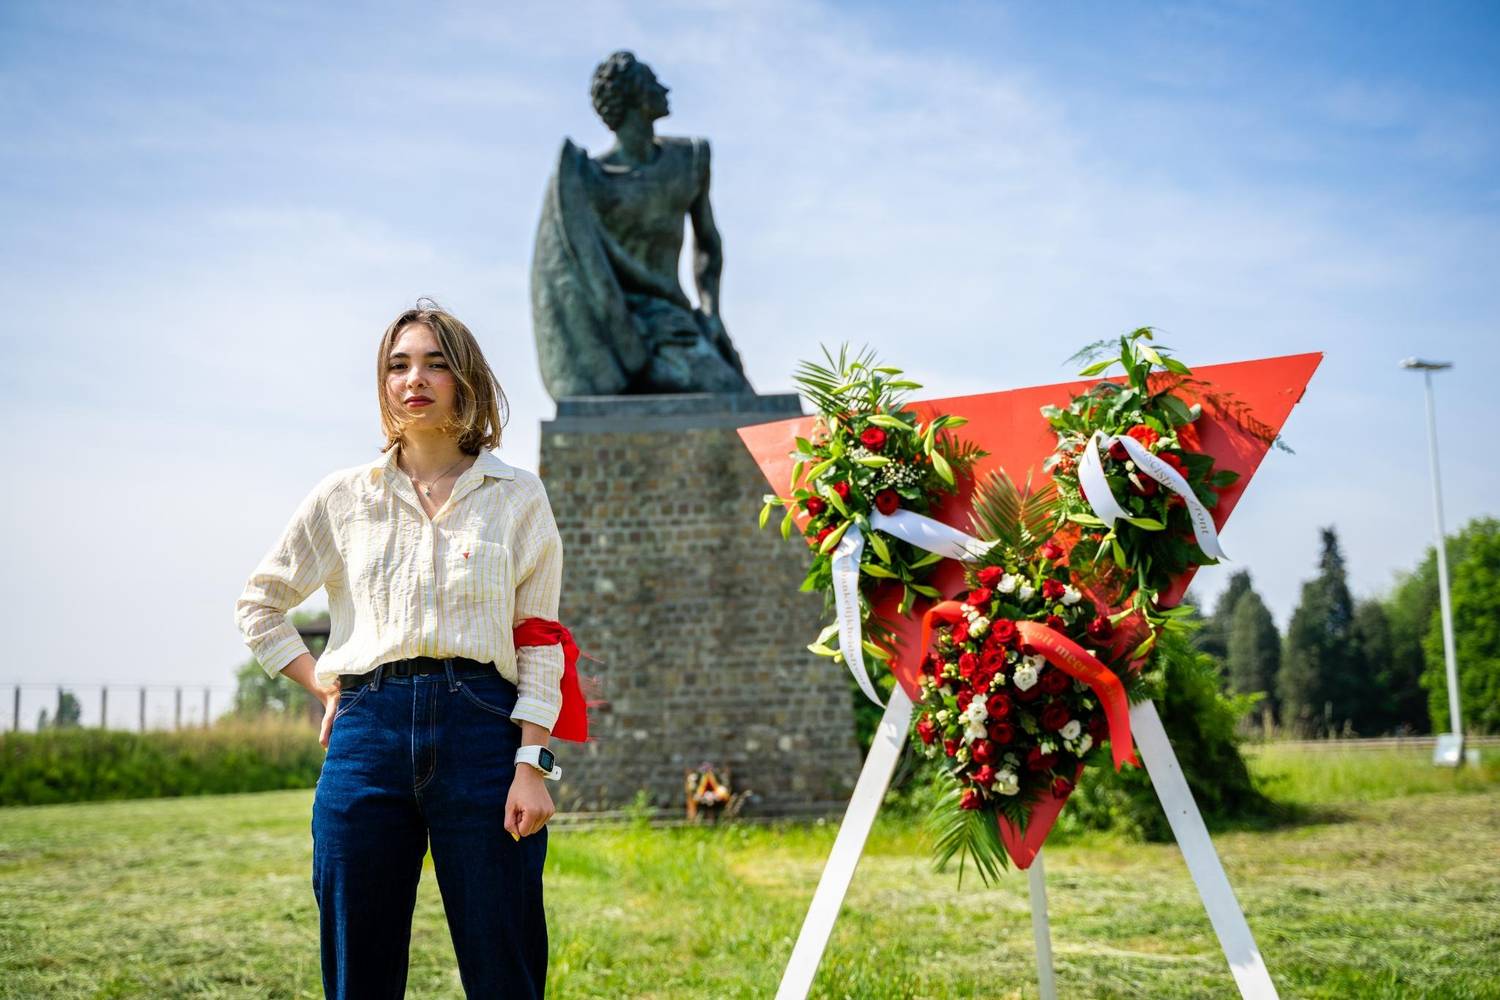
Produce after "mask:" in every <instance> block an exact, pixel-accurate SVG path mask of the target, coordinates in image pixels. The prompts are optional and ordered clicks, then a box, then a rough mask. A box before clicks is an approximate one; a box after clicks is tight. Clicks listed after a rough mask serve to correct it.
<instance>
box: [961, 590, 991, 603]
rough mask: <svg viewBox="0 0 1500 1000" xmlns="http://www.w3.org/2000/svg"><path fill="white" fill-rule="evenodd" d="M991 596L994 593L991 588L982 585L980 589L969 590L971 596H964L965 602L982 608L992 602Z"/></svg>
mask: <svg viewBox="0 0 1500 1000" xmlns="http://www.w3.org/2000/svg"><path fill="white" fill-rule="evenodd" d="M991 596H993V595H992V594H991V591H990V588H988V587H980V588H979V589H978V590H971V591H969V596H968V597H965V598H964V603H965V604H967V605H969V606H970V607H971V608H981V607H984V605H986V604H988V603H989V602H990V597H991Z"/></svg>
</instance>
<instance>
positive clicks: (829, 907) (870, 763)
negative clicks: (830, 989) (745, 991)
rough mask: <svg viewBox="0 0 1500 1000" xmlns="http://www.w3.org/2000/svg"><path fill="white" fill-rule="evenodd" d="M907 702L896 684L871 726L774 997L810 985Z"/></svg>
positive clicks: (788, 996)
mask: <svg viewBox="0 0 1500 1000" xmlns="http://www.w3.org/2000/svg"><path fill="white" fill-rule="evenodd" d="M911 711H912V704H911V699H910V698H908V697H907V696H906V692H905V691H903V690H902V689H901V685H899V684H898V685H896V690H894V691H892V692H891V700H890V702H889V703H888V704H887V705H886V707H885V715H884V716H882V717H881V720H880V726H879V728H877V729H876V730H875V740H874V742H872V743H871V744H870V752H869V754H868V756H866V757H865V766H864V770H862V771H860V772H859V781H858V782H856V783H855V786H854V794H853V795H852V796H850V798H849V808H848V810H847V811H846V812H845V813H844V822H843V823H842V824H840V826H839V833H838V836H837V837H836V838H834V841H833V850H832V851H830V852H829V854H828V863H827V864H826V865H825V866H824V867H823V876H822V878H820V879H818V888H817V891H815V892H814V893H813V898H812V904H811V905H810V906H809V907H808V908H807V917H806V918H805V919H804V920H803V921H802V932H801V933H800V934H798V935H797V944H796V946H795V947H794V948H793V949H792V957H791V960H790V961H789V962H788V963H787V966H786V972H784V973H783V974H782V976H781V987H780V988H779V989H778V990H777V991H776V998H777V1000H805V998H806V996H807V993H808V991H809V990H810V989H812V981H813V976H814V975H815V974H816V973H817V971H818V964H819V963H820V962H822V961H823V952H824V950H825V949H827V947H828V936H829V934H831V933H832V932H833V924H834V921H836V920H837V919H838V916H839V907H841V906H842V905H843V903H844V895H845V893H847V892H848V891H849V881H850V880H851V879H852V878H853V877H854V868H855V866H856V865H858V864H859V856H860V855H861V854H862V853H864V849H865V840H866V839H867V838H868V837H869V836H870V827H871V826H873V825H874V824H875V815H876V813H878V812H879V811H880V803H881V801H882V800H883V799H884V798H885V791H886V789H887V788H889V787H890V784H891V775H892V774H894V773H895V770H896V762H897V761H898V760H900V759H901V748H902V746H903V745H904V744H905V743H906V732H907V727H908V726H909V724H910V723H911Z"/></svg>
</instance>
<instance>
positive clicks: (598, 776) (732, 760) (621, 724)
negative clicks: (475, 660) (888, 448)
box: [541, 394, 860, 815]
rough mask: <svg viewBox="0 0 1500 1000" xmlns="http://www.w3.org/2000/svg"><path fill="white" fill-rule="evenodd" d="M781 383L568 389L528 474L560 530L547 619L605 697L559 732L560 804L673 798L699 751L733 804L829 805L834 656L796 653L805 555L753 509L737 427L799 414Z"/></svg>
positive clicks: (840, 704) (810, 597)
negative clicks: (641, 392) (732, 391)
mask: <svg viewBox="0 0 1500 1000" xmlns="http://www.w3.org/2000/svg"><path fill="white" fill-rule="evenodd" d="M799 413H800V407H799V404H798V400H797V397H796V396H795V395H790V394H786V395H772V396H757V395H745V396H723V395H711V394H693V395H666V396H621V397H581V398H571V399H568V398H565V399H563V400H560V401H559V402H558V408H557V418H556V419H555V420H552V421H544V422H543V424H542V443H541V476H542V479H543V481H544V482H545V483H546V486H547V494H548V497H549V498H550V500H551V503H552V510H553V513H554V515H555V516H556V518H557V525H558V529H559V530H560V532H561V534H562V540H563V567H564V568H563V594H562V605H561V608H560V615H561V619H562V621H563V623H564V624H566V625H567V626H568V627H569V628H571V629H572V630H573V634H574V636H575V637H576V638H577V640H578V644H579V646H580V648H582V649H583V650H584V651H585V652H586V653H589V654H591V655H593V656H596V657H598V658H599V659H600V660H602V661H604V662H603V664H600V663H596V662H592V661H589V660H580V662H579V672H580V673H581V674H583V675H584V676H585V677H593V678H595V680H596V681H597V682H598V685H599V688H600V690H599V692H598V697H599V698H601V699H602V700H603V702H604V704H602V705H600V706H598V707H596V708H595V709H594V710H593V711H592V712H591V714H590V723H591V728H592V730H593V733H594V735H595V738H594V739H593V740H591V741H590V742H589V743H588V744H585V745H583V746H579V745H577V744H572V743H562V744H559V745H558V747H557V749H558V752H559V754H560V760H561V762H562V764H563V770H564V779H563V781H562V783H561V786H560V787H559V788H558V790H557V795H556V800H557V805H558V808H559V809H561V810H605V809H617V808H620V807H622V806H625V805H628V804H630V803H631V802H632V800H633V799H634V798H635V797H636V794H637V792H638V791H639V790H644V791H645V792H646V794H647V795H648V796H649V797H650V800H651V802H652V804H653V805H656V806H658V807H665V808H682V806H683V799H684V793H683V772H684V771H685V770H687V769H690V768H694V767H696V766H697V765H699V764H700V763H702V762H704V761H711V762H713V763H714V764H716V765H718V766H720V767H725V766H727V767H729V768H730V769H732V772H733V784H734V789H735V790H736V791H738V790H740V789H744V788H749V789H751V790H753V792H754V793H755V798H754V799H752V800H751V804H750V805H749V806H748V807H747V810H746V814H747V815H749V814H760V815H768V814H795V813H806V812H828V811H836V810H838V809H840V808H842V806H843V804H844V802H845V801H846V800H847V799H848V795H849V791H850V790H851V789H852V788H853V786H854V779H855V777H856V776H857V774H858V770H859V765H860V759H859V751H858V748H857V745H856V743H855V739H854V722H853V713H852V710H851V703H850V691H849V685H848V682H847V680H846V679H845V677H844V671H843V668H842V667H841V666H839V665H837V664H835V663H833V662H832V661H830V660H827V659H823V658H821V657H816V656H814V655H812V654H811V653H809V652H807V649H806V648H805V647H806V645H807V643H808V642H810V641H812V639H813V638H814V637H816V635H817V631H818V627H819V624H820V612H821V610H822V596H821V595H819V594H805V593H801V592H800V591H799V590H798V589H797V588H798V586H799V584H800V583H801V582H802V577H803V575H804V574H805V573H806V571H807V565H808V562H809V560H810V555H809V553H808V552H806V551H805V550H804V549H803V548H802V547H801V546H799V545H797V544H794V543H789V542H786V541H783V540H782V539H781V536H780V534H779V533H778V532H776V531H775V530H774V529H775V525H776V518H777V517H779V516H780V515H779V512H773V514H772V520H771V522H770V524H769V525H768V526H767V528H766V529H765V530H763V531H762V530H760V529H758V528H757V526H756V515H757V514H758V512H759V510H760V505H761V497H762V496H763V495H764V494H765V493H766V492H767V488H766V483H765V479H764V478H763V477H762V476H761V473H760V471H759V469H757V467H756V465H755V463H754V462H753V461H752V460H751V458H750V455H749V453H748V452H747V451H746V449H745V447H744V445H743V444H742V443H741V442H740V439H739V437H738V435H736V434H735V428H736V427H740V426H744V425H746V424H753V423H763V422H766V421H770V420H779V419H784V418H786V417H789V416H796V415H798V414H799Z"/></svg>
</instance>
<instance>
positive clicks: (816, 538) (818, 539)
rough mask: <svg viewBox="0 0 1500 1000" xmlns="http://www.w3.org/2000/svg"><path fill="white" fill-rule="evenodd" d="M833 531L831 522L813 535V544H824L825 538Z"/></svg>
mask: <svg viewBox="0 0 1500 1000" xmlns="http://www.w3.org/2000/svg"><path fill="white" fill-rule="evenodd" d="M831 531H833V525H831V524H830V525H828V526H827V527H825V528H823V529H821V530H820V531H819V532H818V533H817V534H816V535H813V540H812V544H813V545H822V544H823V539H825V538H827V537H828V535H829V533H830V532H831Z"/></svg>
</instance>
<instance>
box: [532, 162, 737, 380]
mask: <svg viewBox="0 0 1500 1000" xmlns="http://www.w3.org/2000/svg"><path fill="white" fill-rule="evenodd" d="M657 142H658V145H659V148H660V150H661V152H660V153H659V155H658V156H657V158H656V160H655V161H653V162H651V163H648V164H644V165H642V166H639V167H631V168H611V167H606V166H603V165H601V164H599V163H598V162H596V161H594V160H592V159H590V158H589V156H588V154H587V152H586V151H585V150H583V149H582V148H580V147H578V146H576V145H574V144H573V142H572V141H571V140H565V141H564V142H563V147H562V152H561V153H560V154H559V156H558V161H557V170H556V171H555V172H554V173H553V175H552V178H551V180H550V181H549V182H548V185H547V194H546V199H545V201H544V202H543V205H542V217H541V221H540V223H539V224H538V226H537V235H536V249H535V253H534V255H533V257H532V263H531V311H532V323H533V329H534V332H535V335H536V341H537V355H538V358H539V360H540V362H541V369H542V381H543V383H544V384H545V385H546V387H547V391H548V393H550V394H551V395H552V397H553V398H554V399H561V398H563V397H564V396H610V395H623V394H632V393H672V392H721V393H736V392H751V391H753V390H752V389H751V388H750V384H749V383H748V382H747V381H746V380H745V376H744V372H743V370H742V368H741V365H740V360H739V357H738V355H737V354H736V353H735V351H734V348H733V346H732V345H730V344H729V341H728V338H727V336H726V337H719V338H715V336H714V324H711V323H710V322H709V321H708V318H707V317H706V316H705V315H704V314H703V312H702V311H701V310H699V309H697V308H695V307H694V306H693V304H692V303H691V302H690V301H689V300H688V298H687V296H686V295H685V294H683V291H682V287H681V285H680V284H679V283H678V280H677V264H678V259H679V257H680V255H681V250H682V232H683V221H682V220H683V216H684V215H685V214H686V213H687V211H688V209H689V208H690V206H691V205H692V203H693V201H694V200H695V199H696V198H697V197H698V196H699V194H700V193H701V191H702V190H703V187H704V186H705V185H706V184H707V182H708V150H707V145H706V144H705V143H704V142H703V141H702V140H699V139H675V138H661V139H658V140H657ZM719 329H720V330H722V326H720V327H719Z"/></svg>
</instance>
